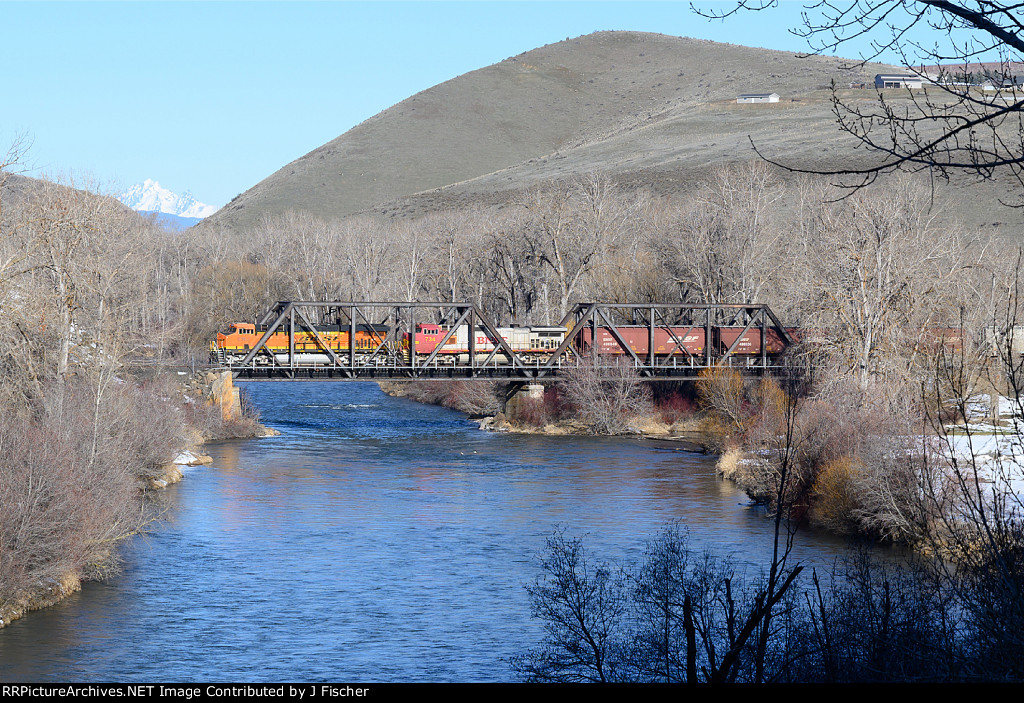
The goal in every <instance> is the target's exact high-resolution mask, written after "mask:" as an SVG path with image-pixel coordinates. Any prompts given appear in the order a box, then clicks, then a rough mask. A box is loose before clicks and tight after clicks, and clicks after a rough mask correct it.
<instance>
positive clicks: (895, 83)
mask: <svg viewBox="0 0 1024 703" xmlns="http://www.w3.org/2000/svg"><path fill="white" fill-rule="evenodd" d="M923 84H924V79H923V78H921V77H920V76H907V75H896V74H887V73H879V74H878V75H877V76H875V88H877V89H878V90H884V89H886V88H920V87H922V85H923Z"/></svg>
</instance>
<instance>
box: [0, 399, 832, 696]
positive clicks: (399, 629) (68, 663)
mask: <svg viewBox="0 0 1024 703" xmlns="http://www.w3.org/2000/svg"><path fill="white" fill-rule="evenodd" d="M245 387H246V390H247V391H248V392H249V394H250V396H251V398H252V399H253V401H254V402H255V404H256V405H257V406H258V407H259V408H260V409H261V412H262V416H263V422H264V423H265V424H267V425H268V426H270V427H273V428H276V429H278V430H280V431H281V432H282V434H281V436H279V437H270V438H263V439H258V440H242V441H231V442H220V443H216V444H211V445H208V446H207V452H208V453H209V454H210V455H211V456H212V457H213V459H214V462H213V465H212V466H208V467H197V468H195V469H190V470H188V469H187V470H186V471H187V473H186V476H185V479H184V481H183V482H182V483H180V484H177V485H174V486H171V487H169V488H168V489H167V490H166V491H165V492H164V493H165V495H164V496H163V499H164V500H165V501H166V502H167V505H168V513H167V517H166V520H165V521H163V522H161V523H159V524H158V525H157V526H156V527H155V528H154V530H153V531H152V533H151V534H149V535H148V536H147V537H145V538H137V539H135V540H133V541H132V542H131V543H130V544H129V545H127V547H126V549H125V550H124V570H123V572H122V573H121V574H120V575H118V576H115V577H114V578H112V579H110V580H109V581H107V582H105V583H89V584H86V585H85V586H84V588H83V589H82V591H81V592H80V593H77V594H75V595H73V596H71V597H70V598H68V599H66V600H65V601H63V602H61V603H60V604H58V605H56V606H54V607H52V608H49V609H47V610H44V611H40V612H36V613H31V614H29V615H28V616H26V617H25V618H24V619H22V620H20V621H18V622H16V623H14V624H12V625H11V626H10V627H8V628H6V629H4V630H0V681H5V682H10V681H38V682H48V681H77V682H98V681H121V682H135V681H139V682H148V681H248V682H262V681H280V680H292V681H295V680H298V681H313V680H363V681H502V680H510V679H511V678H512V675H511V672H510V670H509V667H508V664H507V659H508V658H509V657H510V656H512V655H514V654H516V653H518V652H520V651H522V650H523V649H524V648H526V647H528V646H530V645H533V644H535V643H537V642H538V641H539V639H540V637H541V634H542V633H541V627H540V625H539V624H538V623H537V622H535V621H532V620H531V618H530V608H529V602H528V600H527V597H526V593H525V591H524V588H523V585H524V584H525V583H527V582H530V581H532V580H533V579H535V578H536V576H537V575H538V573H539V570H538V563H537V558H536V557H537V555H538V554H539V552H540V551H541V550H542V548H543V546H544V542H545V538H546V537H547V536H549V535H550V534H551V532H552V530H553V528H554V527H555V526H556V525H562V526H564V527H565V528H566V530H567V531H568V533H569V534H571V535H580V536H584V535H586V537H585V544H586V546H587V547H588V549H589V550H590V551H592V552H593V553H594V554H600V555H601V556H603V557H607V558H608V559H611V560H615V561H620V562H621V561H624V560H629V559H632V558H636V557H637V556H638V555H639V554H640V553H641V552H642V549H643V543H644V540H645V539H647V538H648V537H650V536H652V535H653V534H655V533H656V532H657V531H658V530H659V529H660V528H661V527H662V526H664V525H665V524H666V523H667V522H668V521H670V520H673V519H681V520H682V521H683V522H684V523H685V525H686V526H687V527H688V529H689V531H690V533H691V540H692V544H693V545H694V546H696V547H699V548H703V547H711V548H713V549H714V550H716V551H717V552H719V553H722V554H725V553H731V554H733V555H734V556H735V558H736V559H737V560H738V561H739V562H741V563H746V564H749V565H750V568H751V569H756V566H755V565H756V564H760V563H763V562H764V561H765V560H766V558H767V557H768V556H769V555H770V551H771V538H772V535H771V523H770V521H769V520H768V519H766V518H765V516H764V514H763V512H762V511H761V510H760V509H758V508H756V507H753V506H751V505H750V504H749V501H748V500H747V499H746V497H745V496H744V495H743V493H742V492H741V491H739V490H738V489H737V488H736V487H735V486H734V485H733V484H731V483H729V482H726V481H723V480H721V479H720V478H718V477H717V476H716V475H715V470H714V461H713V459H712V458H710V457H705V456H701V455H698V454H693V453H689V452H684V451H669V450H665V449H660V448H656V447H653V446H651V445H652V443H650V442H644V441H643V440H635V439H624V438H593V437H590V438H588V437H547V436H532V435H515V434H497V433H490V432H481V431H480V430H478V429H477V428H476V425H475V424H473V423H471V422H469V421H467V420H466V418H465V416H464V415H462V414H461V413H457V412H454V411H451V410H446V409H442V408H437V407H432V406H425V405H420V404H417V403H414V402H411V401H408V400H404V399H398V398H391V397H389V396H387V395H385V394H384V393H382V392H381V391H380V390H379V389H378V388H377V386H376V385H375V384H365V383H287V382H282V383H251V384H246V385H245ZM843 549H844V545H843V543H842V542H841V541H840V540H837V539H834V538H831V537H829V536H827V535H824V534H821V533H818V532H814V531H804V532H801V533H800V534H799V535H798V540H797V546H796V556H797V557H798V558H799V559H801V560H803V561H804V562H805V563H810V564H830V563H831V562H832V560H833V559H834V557H835V556H836V555H837V554H840V553H841V552H842V551H843Z"/></svg>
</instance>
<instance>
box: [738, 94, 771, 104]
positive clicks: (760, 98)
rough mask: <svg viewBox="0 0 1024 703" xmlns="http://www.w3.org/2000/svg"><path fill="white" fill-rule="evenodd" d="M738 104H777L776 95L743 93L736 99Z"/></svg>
mask: <svg viewBox="0 0 1024 703" xmlns="http://www.w3.org/2000/svg"><path fill="white" fill-rule="evenodd" d="M736 102H738V103H777V102H779V94H778V93H744V94H743V95H741V96H739V97H738V98H736Z"/></svg>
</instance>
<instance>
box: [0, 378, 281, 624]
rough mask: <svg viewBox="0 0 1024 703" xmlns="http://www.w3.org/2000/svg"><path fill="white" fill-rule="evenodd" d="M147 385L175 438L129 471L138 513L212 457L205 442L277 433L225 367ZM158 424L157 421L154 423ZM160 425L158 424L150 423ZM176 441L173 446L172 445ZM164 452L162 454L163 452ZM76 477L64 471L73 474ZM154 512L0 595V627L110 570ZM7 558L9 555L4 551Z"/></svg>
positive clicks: (162, 379) (140, 410)
mask: <svg viewBox="0 0 1024 703" xmlns="http://www.w3.org/2000/svg"><path fill="white" fill-rule="evenodd" d="M146 382H147V383H148V384H150V386H149V387H150V388H158V389H159V390H158V392H157V393H149V394H148V395H147V396H146V397H147V398H148V399H149V400H152V399H153V396H156V397H158V398H159V399H160V402H162V403H163V405H164V406H166V407H165V408H164V411H167V412H162V413H161V414H162V415H165V416H166V415H173V416H177V418H178V419H177V420H176V422H177V423H179V426H178V427H171V428H170V429H171V430H172V432H173V434H175V435H176V436H177V439H176V440H175V441H174V442H173V444H168V445H167V450H164V451H168V450H169V451H168V453H170V454H171V456H172V458H171V459H170V460H169V461H156V462H154V463H151V464H148V465H143V466H140V467H138V468H137V469H136V470H135V473H134V483H135V486H134V489H133V490H134V491H135V493H136V495H135V497H134V498H133V499H132V500H133V502H135V503H137V504H138V506H137V507H138V508H139V509H140V510H141V511H142V512H143V513H148V512H149V511H147V509H146V508H147V505H148V503H149V501H150V498H149V497H148V495H147V494H149V493H150V492H152V491H158V490H161V489H164V488H166V487H167V486H169V485H172V484H175V483H178V482H179V481H181V480H182V478H183V476H184V472H183V471H182V467H186V466H201V465H208V464H210V463H212V461H213V459H212V458H211V457H210V456H208V455H206V454H204V453H203V452H202V448H203V445H204V444H206V443H207V442H211V441H216V440H219V439H227V438H258V437H268V436H274V435H278V434H280V432H278V431H277V430H273V429H270V428H267V427H265V426H263V425H262V424H260V423H259V418H258V415H257V414H255V413H254V412H253V410H252V409H251V408H248V407H247V406H246V405H245V403H244V402H243V399H242V396H241V394H240V393H239V390H238V388H237V387H236V386H235V385H234V383H233V380H232V378H231V373H230V372H224V373H221V374H214V373H205V374H199V375H194V376H192V377H189V378H187V380H184V381H182V380H180V379H178V378H177V377H168V376H165V377H163V378H158V379H147V381H146ZM132 411H133V412H139V413H142V412H145V409H143V408H135V409H133V410H132ZM158 424H159V423H158ZM151 429H152V431H159V428H158V427H156V426H155V427H153V428H151ZM174 445H177V446H174ZM165 456H166V455H165ZM75 478H76V477H73V476H72V477H69V479H71V480H74V479H75ZM158 517H159V514H158V513H157V514H156V515H154V516H152V517H146V518H144V519H143V521H142V524H141V525H139V526H137V527H132V528H129V529H128V530H127V533H126V534H119V535H117V536H116V537H114V538H105V539H106V540H107V542H108V543H109V544H107V545H106V546H104V547H103V548H102V549H99V550H97V549H95V548H93V549H92V550H90V554H91V556H90V558H89V559H88V560H87V561H86V563H84V564H81V565H76V566H71V567H68V568H66V569H63V570H61V571H59V572H57V573H54V574H53V575H51V576H45V577H43V578H42V579H41V582H39V583H36V584H34V585H32V586H29V587H26V588H23V589H20V590H18V591H16V592H14V593H11V594H8V595H7V596H6V597H5V598H4V599H3V600H2V601H0V629H2V628H4V627H6V626H7V625H9V624H10V623H12V622H14V621H16V620H19V619H21V618H22V617H24V616H25V615H26V614H28V613H30V612H33V611H37V610H40V609H42V608H47V607H50V606H52V605H55V604H56V603H59V602H60V601H62V600H63V599H65V598H67V597H68V596H70V595H71V594H73V593H75V592H77V591H79V590H80V589H81V587H82V583H83V582H84V581H89V580H98V579H102V578H104V577H106V576H108V575H110V574H111V573H112V572H113V571H114V566H115V565H116V562H117V556H116V549H117V544H118V543H119V542H120V541H122V540H123V539H126V538H128V537H131V536H133V535H135V534H138V533H140V532H142V531H144V530H145V526H146V525H147V524H148V523H149V522H150V521H151V520H154V519H157V518H158ZM121 529H123V528H122V527H120V526H116V525H111V526H110V527H109V528H106V529H104V530H103V532H104V533H105V532H108V531H109V530H115V531H116V530H121ZM6 559H8V560H9V559H10V555H8V556H6ZM47 571H49V572H51V573H53V572H54V570H53V569H52V568H51V569H48V570H47Z"/></svg>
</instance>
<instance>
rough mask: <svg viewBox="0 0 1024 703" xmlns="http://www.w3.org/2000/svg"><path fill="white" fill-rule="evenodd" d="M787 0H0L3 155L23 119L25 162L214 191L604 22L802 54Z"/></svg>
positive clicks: (101, 183)
mask: <svg viewBox="0 0 1024 703" xmlns="http://www.w3.org/2000/svg"><path fill="white" fill-rule="evenodd" d="M705 4H707V3H705ZM722 6H724V5H722ZM801 7H802V3H800V2H788V1H783V2H781V3H780V6H779V7H777V8H775V9H773V10H771V11H769V12H763V13H754V14H746V15H742V16H739V17H736V18H733V19H731V20H728V21H726V22H720V21H708V20H705V19H702V18H700V17H698V16H696V15H694V14H693V13H692V12H691V11H690V8H689V3H687V2H668V1H665V2H615V1H607V2H587V1H584V0H580V1H577V2H426V1H425V2H103V3H93V2H7V1H5V0H0V36H2V37H3V61H4V64H5V70H4V80H3V81H2V82H0V154H2V153H3V152H4V151H6V148H7V146H8V145H10V143H11V142H12V141H13V140H14V138H15V136H16V135H18V134H25V135H28V137H29V138H30V139H31V140H32V148H31V150H30V152H29V154H28V158H27V159H26V161H25V165H26V166H27V167H29V173H30V174H31V175H44V174H45V175H49V176H51V177H55V176H59V177H68V176H69V175H70V176H73V177H74V178H75V179H76V180H78V181H79V182H81V181H85V180H88V181H90V182H92V183H94V184H96V185H97V186H98V187H99V188H100V189H102V190H104V191H105V192H117V191H119V190H120V189H121V188H124V187H128V186H130V185H132V184H134V183H137V182H141V181H143V180H145V179H147V178H153V179H155V180H158V181H160V183H161V185H163V186H164V187H166V188H169V189H171V190H174V191H176V192H179V193H180V192H182V191H184V190H191V191H192V193H193V195H194V196H195V197H196V198H197V199H198V200H200V201H203V202H206V203H208V204H211V205H216V206H220V205H223V204H224V203H226V202H227V201H228V200H230V199H231V198H233V197H234V196H235V195H237V194H238V193H240V192H242V191H244V190H247V189H248V188H250V187H251V186H253V185H255V184H256V183H257V182H259V181H260V180H262V179H263V178H265V177H266V176H268V175H270V174H271V173H273V172H274V171H276V170H277V169H279V168H281V167H282V166H284V165H285V164H287V163H288V162H290V161H292V160H294V159H296V158H298V157H300V156H302V155H303V154H305V153H307V152H309V151H311V150H312V149H315V148H316V147H318V146H320V145H321V144H323V143H325V142H327V141H330V140H331V139H333V138H335V137H337V136H338V135H340V134H342V133H343V132H345V131H347V130H348V129H349V128H351V127H353V126H354V125H356V124H358V123H359V122H361V121H363V120H365V119H367V118H368V117H371V116H373V115H374V114H376V113H378V112H380V111H381V110H384V109H385V108H387V107H389V106H391V105H393V104H395V103H396V102H399V101H401V100H403V99H405V98H406V97H408V96H410V95H412V94H414V93H416V92H418V91H421V90H424V89H426V88H429V87H430V86H432V85H435V84H437V83H440V82H442V81H445V80H448V79H450V78H454V77H455V76H458V75H460V74H463V73H466V72H467V71H471V70H474V69H477V68H481V67H483V66H487V65H489V64H492V63H495V62H498V61H501V60H502V59H504V58H506V57H508V56H513V55H515V54H518V53H521V52H523V51H527V50H529V49H532V48H535V47H538V46H542V45H544V44H549V43H552V42H556V41H561V40H563V39H565V38H567V37H576V36H579V35H582V34H588V33H590V32H595V31H599V30H615V29H620V30H637V31H650V32H660V33H663V34H670V35H676V36H692V37H700V38H705V39H713V40H716V41H728V42H731V43H735V44H745V45H748V46H762V47H766V48H772V49H783V50H789V51H801V50H804V49H806V45H805V44H804V43H803V41H802V40H801V39H799V38H797V37H794V36H792V35H791V34H790V33H789V32H788V31H787V29H788V28H790V27H793V26H796V25H797V24H798V23H799V13H800V10H801ZM849 53H850V54H852V53H853V52H849Z"/></svg>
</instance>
